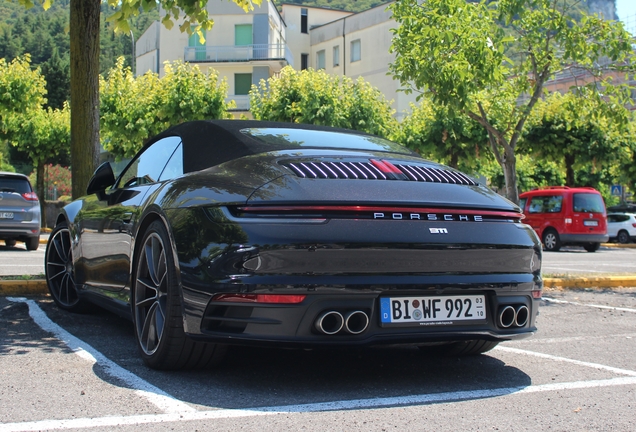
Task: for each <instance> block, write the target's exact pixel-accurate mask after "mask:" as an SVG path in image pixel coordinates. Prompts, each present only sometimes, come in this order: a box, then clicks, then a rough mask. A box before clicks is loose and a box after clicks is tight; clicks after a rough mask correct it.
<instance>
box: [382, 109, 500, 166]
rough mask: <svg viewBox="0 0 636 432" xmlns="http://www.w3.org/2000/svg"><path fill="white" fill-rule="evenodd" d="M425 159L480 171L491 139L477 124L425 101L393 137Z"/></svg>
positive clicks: (403, 121) (405, 119)
mask: <svg viewBox="0 0 636 432" xmlns="http://www.w3.org/2000/svg"><path fill="white" fill-rule="evenodd" d="M392 139H393V140H394V141H397V142H400V143H402V144H404V145H406V146H407V147H409V148H411V149H413V150H415V151H416V152H418V153H419V154H421V155H422V156H424V157H425V158H428V159H432V160H434V161H437V162H441V163H443V164H446V165H449V166H451V167H453V168H456V169H459V170H461V171H466V172H476V171H478V170H479V166H480V159H483V158H484V157H485V156H487V155H488V153H487V152H488V149H487V146H488V137H487V136H486V132H485V131H484V129H483V128H482V127H481V126H479V124H478V123H477V122H475V121H474V120H471V119H470V118H468V117H466V116H461V115H454V113H453V112H452V111H450V110H449V109H448V108H447V107H445V106H442V105H435V104H433V103H432V102H431V101H430V100H429V99H428V98H422V99H421V100H420V104H419V105H414V104H412V105H411V113H410V114H409V115H407V116H406V117H405V118H404V120H402V123H401V124H400V127H399V128H398V131H397V133H396V134H395V135H394V136H393V137H392Z"/></svg>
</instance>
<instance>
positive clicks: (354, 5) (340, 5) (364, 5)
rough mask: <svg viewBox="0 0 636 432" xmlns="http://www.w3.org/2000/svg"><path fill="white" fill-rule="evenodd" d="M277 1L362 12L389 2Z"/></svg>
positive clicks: (362, 0) (342, 0) (363, 0)
mask: <svg viewBox="0 0 636 432" xmlns="http://www.w3.org/2000/svg"><path fill="white" fill-rule="evenodd" d="M275 3H276V4H278V5H280V4H282V3H289V4H301V5H306V6H316V7H322V8H329V9H338V10H345V11H350V12H360V11H364V10H367V9H371V8H372V7H375V6H378V5H381V4H383V3H388V0H284V1H280V2H278V1H275Z"/></svg>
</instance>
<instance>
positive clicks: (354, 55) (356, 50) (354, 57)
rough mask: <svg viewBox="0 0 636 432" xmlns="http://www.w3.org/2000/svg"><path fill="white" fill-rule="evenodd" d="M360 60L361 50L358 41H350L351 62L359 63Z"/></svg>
mask: <svg viewBox="0 0 636 432" xmlns="http://www.w3.org/2000/svg"><path fill="white" fill-rule="evenodd" d="M361 58H362V53H361V48H360V39H356V40H354V41H351V62H352V63H353V62H357V61H360V59H361Z"/></svg>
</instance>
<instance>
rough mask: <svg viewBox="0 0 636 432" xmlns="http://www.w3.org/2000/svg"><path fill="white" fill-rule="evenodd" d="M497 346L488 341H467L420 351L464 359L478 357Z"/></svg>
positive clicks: (424, 348)
mask: <svg viewBox="0 0 636 432" xmlns="http://www.w3.org/2000/svg"><path fill="white" fill-rule="evenodd" d="M497 345H499V342H494V341H488V340H467V341H460V342H452V343H449V344H444V345H435V346H422V347H420V349H421V350H423V351H424V352H427V353H431V354H435V355H443V356H448V357H465V356H475V355H480V354H483V353H485V352H488V351H490V350H491V349H493V348H494V347H496V346H497Z"/></svg>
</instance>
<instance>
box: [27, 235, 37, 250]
mask: <svg viewBox="0 0 636 432" xmlns="http://www.w3.org/2000/svg"><path fill="white" fill-rule="evenodd" d="M24 244H25V245H26V248H27V250H28V251H34V250H38V248H39V247H40V236H37V237H31V238H30V239H27V241H25V242H24Z"/></svg>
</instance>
